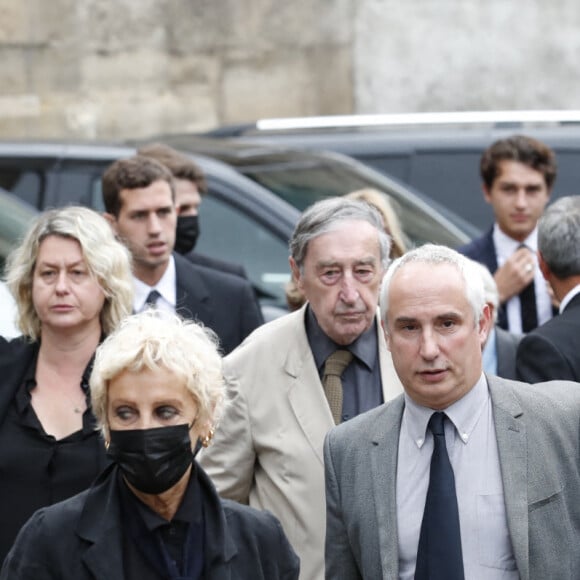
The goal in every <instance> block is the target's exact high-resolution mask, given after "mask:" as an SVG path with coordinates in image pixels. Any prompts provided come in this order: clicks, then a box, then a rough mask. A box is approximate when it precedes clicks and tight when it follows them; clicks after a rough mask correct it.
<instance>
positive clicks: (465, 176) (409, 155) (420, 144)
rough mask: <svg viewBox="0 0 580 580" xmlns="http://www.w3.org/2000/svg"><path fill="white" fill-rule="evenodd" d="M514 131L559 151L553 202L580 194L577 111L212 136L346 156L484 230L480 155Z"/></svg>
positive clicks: (372, 119)
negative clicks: (393, 179)
mask: <svg viewBox="0 0 580 580" xmlns="http://www.w3.org/2000/svg"><path fill="white" fill-rule="evenodd" d="M517 133H518V134H524V135H528V136H530V137H534V138H536V139H539V140H540V141H543V142H544V143H546V144H547V145H549V146H550V147H552V149H553V150H554V151H555V153H556V157H557V161H558V177H557V179H556V182H555V186H554V191H553V194H552V197H553V198H554V199H556V198H558V197H560V196H562V195H577V194H580V185H579V183H580V112H579V111H507V112H506V111H504V112H502V111H499V112H498V111H496V112H493V111H492V112H486V113H469V112H464V113H450V114H446V113H441V114H439V113H425V114H401V115H354V116H350V117H349V116H344V117H341V116H338V117H318V118H317V117H313V118H304V119H265V120H263V121H258V122H256V123H250V124H245V125H236V126H230V127H222V128H219V129H216V130H214V131H211V132H209V133H208V135H211V136H219V137H224V136H225V137H232V136H237V137H240V138H242V140H243V141H245V142H253V143H257V142H259V143H268V144H270V145H281V146H291V147H301V148H304V149H309V150H330V151H337V152H340V153H343V154H346V155H349V156H351V157H353V158H355V159H358V160H359V161H361V162H363V163H365V164H367V165H369V166H371V167H374V168H375V169H377V170H379V171H381V172H383V173H385V174H387V175H390V176H392V177H394V178H396V179H398V180H400V181H402V182H404V183H407V184H409V185H411V186H412V187H413V188H415V189H416V190H417V191H419V192H420V193H421V194H423V195H425V196H427V197H429V198H431V199H433V200H435V201H437V202H439V203H440V204H441V205H443V206H445V207H446V208H449V209H450V210H452V211H454V212H456V213H458V214H459V215H460V216H461V217H462V218H464V219H466V220H467V221H469V222H470V223H472V224H473V225H475V226H476V227H477V228H479V229H480V230H483V229H487V228H489V227H490V225H491V223H492V222H493V214H492V211H491V208H490V207H489V205H488V204H487V203H486V202H485V201H484V199H483V194H482V190H481V180H480V177H479V160H480V158H481V154H482V153H483V151H484V150H485V149H486V148H487V147H488V146H489V145H491V144H492V143H493V142H494V141H496V140H497V139H503V138H505V137H509V136H511V135H514V134H517Z"/></svg>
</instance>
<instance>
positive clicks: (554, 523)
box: [324, 376, 580, 580]
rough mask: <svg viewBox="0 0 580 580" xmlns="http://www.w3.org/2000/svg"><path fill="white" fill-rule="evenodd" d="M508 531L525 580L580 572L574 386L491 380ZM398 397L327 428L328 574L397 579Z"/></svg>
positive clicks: (578, 393)
mask: <svg viewBox="0 0 580 580" xmlns="http://www.w3.org/2000/svg"><path fill="white" fill-rule="evenodd" d="M487 380H488V384H489V390H490V394H491V400H492V405H493V413H494V422H495V427H496V436H497V444H498V449H499V457H500V463H501V472H502V480H503V487H504V494H505V502H506V511H507V519H508V529H509V534H510V538H511V542H512V546H513V550H514V556H515V559H516V563H517V567H518V571H519V574H520V578H521V579H522V580H547V579H550V580H552V579H561V580H565V579H566V580H573V579H577V578H578V576H579V574H580V549H579V546H580V472H579V458H580V439H579V433H580V431H579V429H580V384H578V383H572V382H566V381H554V382H552V383H549V384H546V383H543V384H538V385H528V384H526V383H518V382H515V381H508V380H504V379H501V378H498V377H494V376H488V377H487ZM403 409H404V397H402V396H401V397H398V398H397V399H395V400H393V401H392V402H390V403H386V404H384V405H382V406H381V407H378V408H377V409H374V410H372V411H369V412H368V413H365V414H364V415H360V416H359V417H357V418H355V419H353V420H351V421H349V422H348V423H345V424H343V425H340V426H338V427H336V428H334V429H332V430H331V431H330V433H329V434H328V435H327V437H326V440H325V444H324V458H325V467H326V501H327V535H326V577H327V578H328V579H329V580H330V579H332V580H341V579H344V580H356V579H361V578H362V579H365V580H379V579H381V578H382V579H385V580H386V579H389V580H396V579H398V574H399V570H398V537H397V508H396V497H395V489H396V472H397V452H398V441H399V430H400V426H401V418H402V415H403Z"/></svg>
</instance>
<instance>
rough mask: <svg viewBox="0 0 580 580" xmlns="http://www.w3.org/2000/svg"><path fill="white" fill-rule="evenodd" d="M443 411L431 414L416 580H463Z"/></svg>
mask: <svg viewBox="0 0 580 580" xmlns="http://www.w3.org/2000/svg"><path fill="white" fill-rule="evenodd" d="M446 418H447V416H446V415H445V413H433V415H431V419H430V420H429V426H428V428H429V429H430V431H431V433H433V455H432V456H431V471H430V474H429V488H428V489H427V498H426V500H425V511H424V512H423V522H422V523H421V534H420V536H419V548H418V549H417V565H416V568H415V580H463V578H464V574H463V555H462V551H461V532H460V529H459V510H458V508H457V496H456V494H455V477H454V475H453V468H452V467H451V462H450V461H449V455H448V454H447V446H446V445H445V425H444V420H445V419H446Z"/></svg>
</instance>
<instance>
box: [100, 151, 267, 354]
mask: <svg viewBox="0 0 580 580" xmlns="http://www.w3.org/2000/svg"><path fill="white" fill-rule="evenodd" d="M102 185H103V200H104V205H105V209H106V213H105V217H106V218H107V219H108V221H109V222H110V223H111V226H112V227H113V229H114V230H115V232H116V233H117V235H118V236H119V238H120V239H121V240H122V241H123V242H124V243H125V244H126V245H127V247H128V249H129V250H130V252H131V255H132V257H133V276H134V282H135V297H134V305H133V307H134V310H135V311H136V312H139V311H141V310H143V309H144V308H145V307H146V306H148V305H151V304H154V305H155V306H156V307H157V308H160V309H166V310H170V311H174V312H177V313H178V314H180V315H181V316H183V317H185V318H191V319H195V320H198V321H199V322H202V323H203V324H204V325H206V326H208V327H209V328H211V329H212V330H213V331H214V332H215V333H216V334H217V335H218V337H219V339H220V346H221V349H222V351H223V352H224V353H228V352H230V351H232V350H233V349H234V348H235V347H236V346H238V344H240V343H241V342H242V340H243V339H244V338H245V337H246V336H247V335H248V334H249V333H250V332H251V331H252V330H254V329H255V328H256V327H257V326H259V325H260V324H261V322H262V316H261V313H260V311H259V309H258V307H257V304H256V300H255V297H254V293H253V289H252V287H251V285H250V284H249V282H247V281H246V280H244V279H243V278H241V277H239V276H234V275H231V274H226V273H223V272H218V271H216V270H213V269H210V268H206V267H203V266H199V265H196V264H192V263H191V262H189V261H188V260H186V259H185V258H183V257H182V256H180V255H179V254H177V253H175V252H174V251H173V249H174V245H175V228H176V219H177V214H176V209H175V193H174V190H173V180H172V176H171V173H170V172H169V170H168V169H167V168H166V167H165V166H164V165H162V164H161V163H159V162H158V161H155V160H154V159H150V158H148V157H143V156H139V155H137V156H135V157H131V158H129V159H121V160H119V161H116V162H115V163H113V164H112V165H111V166H110V167H109V168H108V169H107V171H106V172H105V174H104V175H103V180H102Z"/></svg>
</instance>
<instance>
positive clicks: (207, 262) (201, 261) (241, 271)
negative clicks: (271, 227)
mask: <svg viewBox="0 0 580 580" xmlns="http://www.w3.org/2000/svg"><path fill="white" fill-rule="evenodd" d="M183 255H184V257H186V258H187V259H188V260H189V261H190V262H191V263H192V264H198V265H199V266H205V267H206V268H212V269H213V270H218V271H219V272H225V273H226V274H234V275H235V276H240V277H241V278H245V279H246V280H247V279H248V276H247V274H246V270H245V268H244V267H243V266H242V265H240V264H235V263H234V262H226V261H225V260H219V259H218V258H213V257H212V256H208V255H207V254H198V253H197V252H189V254H183Z"/></svg>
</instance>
